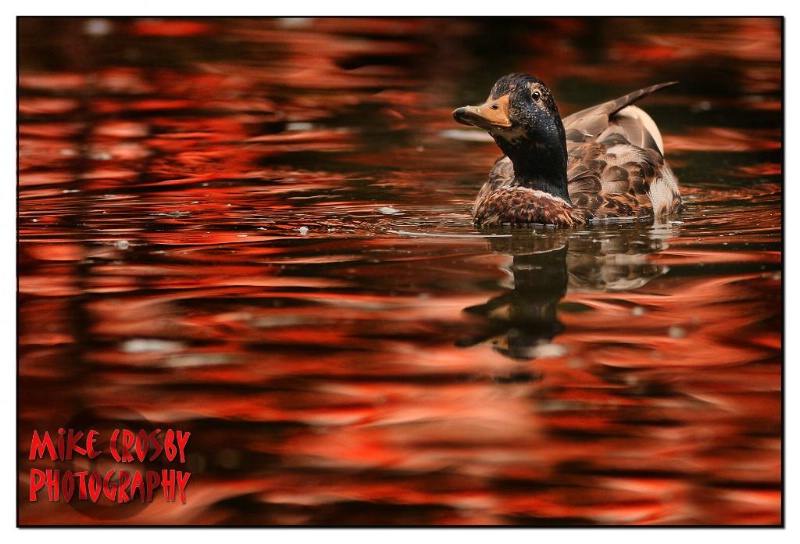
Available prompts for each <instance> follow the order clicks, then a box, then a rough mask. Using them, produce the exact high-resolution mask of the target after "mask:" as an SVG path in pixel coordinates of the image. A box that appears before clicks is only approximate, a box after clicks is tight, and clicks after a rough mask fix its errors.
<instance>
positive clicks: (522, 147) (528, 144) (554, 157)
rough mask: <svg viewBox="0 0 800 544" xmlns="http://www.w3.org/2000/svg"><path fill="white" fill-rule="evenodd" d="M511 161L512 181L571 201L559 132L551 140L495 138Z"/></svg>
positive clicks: (565, 158) (563, 143) (563, 148)
mask: <svg viewBox="0 0 800 544" xmlns="http://www.w3.org/2000/svg"><path fill="white" fill-rule="evenodd" d="M497 144H498V145H499V146H500V149H502V150H503V152H504V153H505V154H506V155H507V156H508V158H509V159H511V163H512V164H513V165H514V183H515V184H516V185H519V186H522V187H528V188H530V189H535V190H538V191H544V192H546V193H549V194H551V195H553V196H555V197H558V198H561V199H563V200H564V201H566V202H567V203H568V204H570V205H571V204H572V201H571V200H570V199H569V192H568V190H567V146H566V141H565V140H564V136H563V132H562V133H561V134H559V135H558V136H554V137H553V141H550V142H548V141H542V140H533V139H530V138H521V139H518V140H515V141H512V142H507V141H498V142H497Z"/></svg>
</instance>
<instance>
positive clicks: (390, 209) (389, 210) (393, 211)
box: [378, 206, 400, 215]
mask: <svg viewBox="0 0 800 544" xmlns="http://www.w3.org/2000/svg"><path fill="white" fill-rule="evenodd" d="M378 213H382V214H384V215H397V214H399V213H400V210H398V209H397V208H395V207H394V206H381V207H380V208H378Z"/></svg>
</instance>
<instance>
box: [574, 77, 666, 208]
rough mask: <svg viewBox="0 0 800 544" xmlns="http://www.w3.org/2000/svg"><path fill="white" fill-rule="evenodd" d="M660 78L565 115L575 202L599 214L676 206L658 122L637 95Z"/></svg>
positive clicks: (652, 89)
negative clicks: (638, 106)
mask: <svg viewBox="0 0 800 544" xmlns="http://www.w3.org/2000/svg"><path fill="white" fill-rule="evenodd" d="M674 84H675V82H669V83H661V84H658V85H652V86H650V87H645V88H644V89H640V90H638V91H635V92H632V93H630V94H626V95H625V96H623V97H620V98H617V99H616V100H610V101H608V102H605V103H603V104H599V105H597V106H594V107H592V108H588V109H585V110H582V111H579V112H578V113H575V114H573V115H570V116H569V117H567V118H566V119H564V127H565V131H566V135H567V149H568V154H569V159H568V165H567V179H568V180H569V193H570V197H571V199H572V201H573V203H574V204H575V205H576V206H577V207H579V208H583V209H585V210H587V212H588V213H589V215H591V216H594V217H641V216H651V215H657V216H658V215H663V214H666V213H672V212H674V211H677V209H678V207H679V206H680V193H679V191H678V185H677V182H676V180H675V177H674V176H673V174H672V171H671V170H670V168H669V166H667V164H666V162H665V161H664V153H663V148H664V146H663V143H662V140H661V134H660V132H659V131H658V127H656V124H655V123H654V122H653V120H652V119H651V118H650V116H649V115H647V114H646V113H645V112H644V111H642V110H641V109H639V108H637V107H636V106H634V105H633V103H634V102H636V101H637V100H639V99H641V98H643V97H645V96H647V95H649V94H651V93H653V92H655V91H657V90H659V89H663V88H664V87H668V86H670V85H674Z"/></svg>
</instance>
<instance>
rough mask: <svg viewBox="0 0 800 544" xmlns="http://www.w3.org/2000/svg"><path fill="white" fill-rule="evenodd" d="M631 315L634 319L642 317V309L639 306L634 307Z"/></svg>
mask: <svg viewBox="0 0 800 544" xmlns="http://www.w3.org/2000/svg"><path fill="white" fill-rule="evenodd" d="M631 314H632V315H635V316H636V317H641V316H643V315H644V308H642V307H641V306H636V307H635V308H634V309H632V310H631Z"/></svg>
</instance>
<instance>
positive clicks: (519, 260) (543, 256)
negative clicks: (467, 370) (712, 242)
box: [456, 225, 674, 360]
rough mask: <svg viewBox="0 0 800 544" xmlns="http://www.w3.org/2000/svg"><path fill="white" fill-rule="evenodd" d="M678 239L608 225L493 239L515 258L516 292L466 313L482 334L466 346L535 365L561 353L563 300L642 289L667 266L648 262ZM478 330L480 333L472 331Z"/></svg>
mask: <svg viewBox="0 0 800 544" xmlns="http://www.w3.org/2000/svg"><path fill="white" fill-rule="evenodd" d="M672 236H674V233H673V232H672V230H671V228H670V227H669V226H665V225H657V226H642V225H626V226H616V227H613V226H609V227H604V228H593V229H589V230H584V231H572V232H563V231H550V230H548V231H513V232H512V235H511V236H509V237H505V238H492V239H490V241H489V243H490V247H491V249H492V250H493V251H495V252H498V253H503V254H506V255H508V256H510V257H511V263H510V266H509V267H507V268H506V271H507V272H508V273H509V276H510V280H511V288H509V289H507V290H506V291H505V292H504V293H502V294H500V295H498V296H495V297H492V298H491V299H489V300H488V301H487V302H486V303H484V304H479V305H477V306H470V307H468V308H465V309H464V311H465V312H466V313H467V314H470V315H472V316H475V317H476V318H477V322H478V323H477V330H476V332H474V333H473V334H472V335H470V336H468V337H464V338H461V339H459V340H458V341H457V342H456V343H457V345H458V346H460V347H472V346H476V345H479V344H483V345H491V346H492V347H493V348H494V349H495V350H496V351H498V352H500V353H502V354H503V355H505V356H506V357H509V358H511V359H518V360H530V359H535V358H537V357H540V356H543V355H551V356H552V355H555V356H557V355H561V354H562V352H563V350H564V348H562V347H561V346H558V345H555V344H553V343H552V340H553V338H555V337H556V336H557V335H558V334H560V333H561V332H563V330H564V325H563V323H562V322H561V321H559V319H558V308H559V303H560V302H561V300H562V299H563V298H564V296H565V295H566V294H567V292H568V291H576V292H603V291H626V290H631V289H637V288H639V287H642V286H643V285H645V284H647V282H649V281H650V280H652V279H653V278H656V277H658V276H661V275H663V274H665V273H666V272H667V270H668V268H667V267H666V266H664V265H660V264H657V263H654V262H651V260H650V259H649V258H648V256H649V255H651V254H653V253H656V252H658V251H661V250H662V249H664V248H666V247H667V244H666V241H667V239H668V238H670V237H672ZM474 330H475V329H474Z"/></svg>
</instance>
